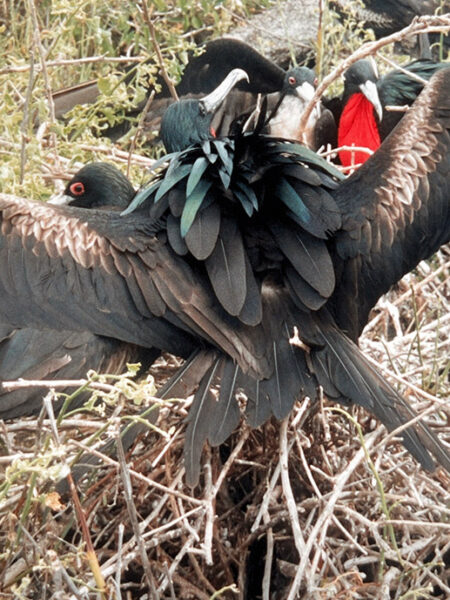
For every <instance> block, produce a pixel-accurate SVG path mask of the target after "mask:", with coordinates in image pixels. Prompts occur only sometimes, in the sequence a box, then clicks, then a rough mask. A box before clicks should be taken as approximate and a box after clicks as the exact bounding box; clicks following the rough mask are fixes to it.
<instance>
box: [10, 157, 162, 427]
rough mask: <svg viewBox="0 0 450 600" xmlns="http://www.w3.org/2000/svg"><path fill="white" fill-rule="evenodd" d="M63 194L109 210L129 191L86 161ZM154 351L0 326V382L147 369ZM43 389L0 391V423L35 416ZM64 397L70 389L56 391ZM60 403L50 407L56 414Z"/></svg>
mask: <svg viewBox="0 0 450 600" xmlns="http://www.w3.org/2000/svg"><path fill="white" fill-rule="evenodd" d="M64 194H65V195H63V196H60V197H59V198H57V199H55V198H54V199H53V200H52V202H53V203H55V202H56V203H59V204H61V202H64V203H65V204H67V203H69V204H70V205H72V206H73V205H77V206H83V207H85V208H91V207H96V208H104V209H105V208H106V207H115V208H116V209H122V210H123V209H124V208H126V207H127V206H128V204H129V202H130V201H131V199H132V198H133V196H134V194H135V191H134V189H133V187H132V185H131V183H130V182H129V180H128V179H127V178H126V177H125V176H124V175H123V174H122V173H121V172H120V171H119V170H118V169H117V168H116V167H114V166H113V165H110V164H108V163H92V164H89V165H87V166H85V167H83V168H82V169H81V170H80V171H78V173H76V174H75V175H74V177H73V178H72V179H71V180H70V181H69V183H68V184H67V187H66V189H65V192H64ZM158 355H159V350H155V349H150V348H141V347H138V346H135V345H133V344H128V343H124V342H121V341H119V340H116V339H113V338H108V337H104V336H100V335H95V334H93V333H91V332H89V331H82V332H80V331H77V332H74V331H67V330H54V329H34V328H31V327H26V328H24V329H15V328H13V327H11V326H9V325H0V382H1V381H10V380H14V379H19V378H22V379H34V380H41V379H53V380H56V379H59V380H67V379H80V378H84V377H86V373H87V371H89V370H91V369H92V370H95V371H97V372H105V373H121V372H123V371H124V369H125V368H126V364H127V363H137V362H140V363H141V369H142V370H143V371H145V370H147V369H148V367H149V366H150V365H151V364H152V362H153V361H154V360H155V359H156V358H157V357H158ZM48 389H49V388H45V387H30V388H20V389H17V390H14V391H10V392H6V391H1V386H0V419H12V418H17V417H20V416H24V415H31V414H34V413H36V412H39V411H40V409H41V408H42V398H43V396H44V395H45V394H46V393H47V391H48ZM58 391H59V392H61V393H63V394H70V393H72V392H73V391H74V388H70V387H67V388H59V390H58ZM85 399H86V394H80V395H79V396H78V397H77V398H76V400H74V401H73V403H72V404H71V408H74V407H75V406H78V405H79V404H81V403H82V402H83V401H84V400H85ZM61 405H62V401H59V402H58V403H57V404H56V405H55V410H58V409H59V408H60V407H61Z"/></svg>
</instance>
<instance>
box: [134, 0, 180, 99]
mask: <svg viewBox="0 0 450 600" xmlns="http://www.w3.org/2000/svg"><path fill="white" fill-rule="evenodd" d="M142 10H143V11H144V19H145V22H146V23H147V25H148V28H149V30H150V35H151V36H152V42H153V47H154V49H155V52H156V56H157V57H158V63H159V68H160V69H161V75H162V76H163V79H164V81H165V82H166V84H167V87H168V88H169V91H170V95H171V96H172V98H173V99H174V100H175V102H176V101H177V100H178V94H177V91H176V89H175V86H174V85H173V82H172V80H171V79H170V77H169V75H168V73H167V70H166V67H165V65H164V59H163V56H162V54H161V49H160V47H159V44H158V41H157V39H156V32H155V26H154V24H153V21H152V19H151V15H152V9H151V10H148V6H147V1H146V0H142Z"/></svg>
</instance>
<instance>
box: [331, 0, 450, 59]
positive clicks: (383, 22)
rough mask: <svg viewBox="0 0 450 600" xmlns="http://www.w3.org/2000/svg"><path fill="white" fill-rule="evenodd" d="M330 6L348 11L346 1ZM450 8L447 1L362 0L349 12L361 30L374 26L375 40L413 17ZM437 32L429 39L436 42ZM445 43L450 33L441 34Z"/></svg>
mask: <svg viewBox="0 0 450 600" xmlns="http://www.w3.org/2000/svg"><path fill="white" fill-rule="evenodd" d="M331 6H332V7H333V8H336V9H337V10H338V12H340V13H341V14H346V13H347V14H348V2H347V0H332V2H331ZM449 11H450V3H449V2H448V0H445V1H444V2H443V1H442V0H362V5H361V6H359V5H358V4H355V5H354V6H353V7H352V12H353V14H354V15H355V17H354V18H355V19H356V20H357V21H358V22H359V23H360V24H362V25H363V27H364V29H367V28H369V27H370V28H371V29H373V31H374V33H375V36H376V38H377V39H379V38H382V37H385V36H387V35H390V34H391V33H394V32H395V31H400V29H403V28H404V27H407V26H408V25H409V24H410V23H411V22H412V20H413V19H414V18H416V17H420V16H423V15H433V14H438V13H440V14H444V13H446V12H449ZM439 39H440V34H431V41H432V43H434V42H435V41H439ZM443 39H444V44H445V46H446V47H447V48H448V47H449V46H450V36H448V35H447V36H444V38H443Z"/></svg>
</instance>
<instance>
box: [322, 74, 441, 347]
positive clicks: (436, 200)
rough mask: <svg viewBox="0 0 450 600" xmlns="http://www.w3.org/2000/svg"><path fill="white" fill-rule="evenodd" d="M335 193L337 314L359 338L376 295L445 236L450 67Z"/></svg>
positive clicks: (436, 247)
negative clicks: (337, 212) (337, 220)
mask: <svg viewBox="0 0 450 600" xmlns="http://www.w3.org/2000/svg"><path fill="white" fill-rule="evenodd" d="M333 197H334V199H335V201H336V203H337V205H338V206H339V207H340V209H341V211H342V214H343V226H342V230H341V231H340V232H338V233H337V234H336V236H335V241H334V243H335V245H336V256H337V261H338V263H339V264H338V265H337V267H336V268H337V272H338V273H339V281H338V284H337V286H336V291H335V295H334V299H333V302H334V309H335V316H336V319H337V321H338V324H339V325H340V326H341V327H342V328H343V329H344V330H345V331H347V332H348V334H349V335H350V336H351V337H352V338H353V339H356V338H357V337H358V335H359V334H360V333H361V330H362V328H363V327H364V325H365V324H366V322H367V316H368V313H369V311H370V309H371V308H372V307H373V306H374V305H375V303H376V301H377V300H378V298H379V297H380V296H381V295H382V294H384V293H385V292H387V291H388V289H389V288H390V287H391V286H392V285H393V284H394V283H396V282H397V281H398V280H399V279H400V278H401V277H402V276H403V275H404V274H405V273H407V272H409V271H410V270H411V269H413V268H414V267H415V266H416V265H417V264H418V263H419V262H420V261H421V260H423V259H424V258H427V257H429V256H430V255H431V254H432V253H433V252H435V251H436V250H437V249H438V248H439V247H440V246H441V245H442V244H445V243H446V242H448V241H449V239H450V68H449V69H443V70H441V71H439V72H438V73H437V74H436V75H434V76H433V78H432V79H431V81H430V83H429V84H428V85H427V86H426V87H425V88H424V90H423V92H422V93H421V95H420V96H419V98H418V99H417V100H416V102H415V103H414V105H413V107H412V108H411V109H410V110H409V111H408V113H407V115H406V116H405V118H404V119H403V120H402V122H401V123H400V124H399V125H398V126H397V127H396V128H395V129H394V131H393V132H392V133H391V134H390V136H389V137H388V138H387V139H386V140H385V141H384V142H383V144H382V146H381V147H380V148H379V150H378V151H377V152H376V153H375V154H374V155H373V156H371V157H370V159H369V160H368V161H367V162H366V163H365V164H364V165H363V166H362V167H361V168H360V169H358V170H357V171H356V172H355V173H354V174H353V175H352V176H351V177H349V178H348V179H347V180H346V181H345V182H344V183H342V184H341V185H340V186H339V188H338V189H337V190H336V191H335V192H333ZM339 307H345V311H340V308H339ZM349 315H351V316H350V318H349ZM355 315H358V316H357V318H355V317H354V316H355Z"/></svg>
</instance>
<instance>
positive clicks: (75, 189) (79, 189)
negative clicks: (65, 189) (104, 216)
mask: <svg viewBox="0 0 450 600" xmlns="http://www.w3.org/2000/svg"><path fill="white" fill-rule="evenodd" d="M69 190H70V192H71V193H72V194H73V195H74V196H81V195H82V194H84V192H85V189H84V185H83V184H82V183H81V181H76V182H75V183H72V184H71V185H70V187H69Z"/></svg>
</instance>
